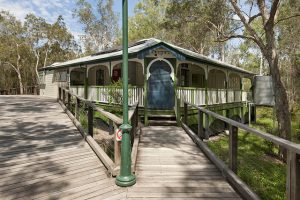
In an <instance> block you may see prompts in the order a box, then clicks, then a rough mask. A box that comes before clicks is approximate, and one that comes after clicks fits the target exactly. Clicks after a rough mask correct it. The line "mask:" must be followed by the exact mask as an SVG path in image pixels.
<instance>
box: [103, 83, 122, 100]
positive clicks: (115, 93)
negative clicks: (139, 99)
mask: <svg viewBox="0 0 300 200" xmlns="http://www.w3.org/2000/svg"><path fill="white" fill-rule="evenodd" d="M122 87H123V82H122V80H121V79H119V80H118V81H116V82H113V83H112V84H111V85H109V89H108V91H107V94H106V95H107V96H108V98H109V101H108V102H109V104H112V103H114V104H122V103H123V92H122V91H121V90H120V88H122Z"/></svg>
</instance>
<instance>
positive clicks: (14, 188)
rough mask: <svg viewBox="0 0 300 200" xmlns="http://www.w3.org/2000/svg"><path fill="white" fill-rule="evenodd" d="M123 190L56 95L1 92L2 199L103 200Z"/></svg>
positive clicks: (0, 178) (0, 193) (0, 165)
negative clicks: (6, 93)
mask: <svg viewBox="0 0 300 200" xmlns="http://www.w3.org/2000/svg"><path fill="white" fill-rule="evenodd" d="M122 192H124V189H123V188H119V187H117V186H115V184H114V179H113V178H108V177H107V175H106V169H105V168H104V166H103V164H102V163H101V162H100V161H99V159H98V157H97V156H96V155H95V154H94V152H93V151H92V150H91V148H90V147H89V146H88V144H87V143H86V142H85V141H84V140H83V139H82V136H81V135H80V133H79V132H78V131H77V129H76V128H75V126H73V124H72V122H71V120H70V119H69V118H68V116H67V115H66V114H65V113H64V112H63V110H62V108H61V107H60V105H59V104H58V103H57V102H56V101H55V100H54V99H48V98H43V97H37V96H0V199H1V200H2V199H52V200H54V199H88V198H93V197H96V198H98V199H105V198H106V197H112V196H113V194H119V193H122Z"/></svg>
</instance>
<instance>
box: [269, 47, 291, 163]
mask: <svg viewBox="0 0 300 200" xmlns="http://www.w3.org/2000/svg"><path fill="white" fill-rule="evenodd" d="M267 51H268V52H267V55H265V57H266V58H267V60H268V63H269V66H270V73H271V75H272V82H273V89H274V98H275V105H276V106H275V110H276V117H277V121H278V131H279V136H280V137H282V138H284V139H286V140H289V141H290V140H291V115H290V111H289V102H288V96H287V93H286V89H285V87H284V85H283V83H282V81H281V77H280V72H279V66H278V54H277V51H276V50H275V49H271V50H267ZM279 156H280V158H281V159H283V160H286V150H285V149H283V148H280V152H279Z"/></svg>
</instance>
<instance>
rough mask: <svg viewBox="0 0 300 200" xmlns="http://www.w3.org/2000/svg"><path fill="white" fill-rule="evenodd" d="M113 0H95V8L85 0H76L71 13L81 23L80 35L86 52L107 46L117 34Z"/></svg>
mask: <svg viewBox="0 0 300 200" xmlns="http://www.w3.org/2000/svg"><path fill="white" fill-rule="evenodd" d="M113 2H114V1H113V0H97V5H96V8H94V6H93V5H92V4H90V3H89V2H88V1H86V0H78V1H77V8H76V9H75V10H74V11H73V15H74V16H75V17H77V18H78V20H79V22H80V23H81V24H82V25H83V29H84V32H85V35H84V36H82V40H83V43H84V48H85V51H86V53H87V54H90V53H95V52H97V51H100V50H103V49H106V48H109V47H111V46H112V45H113V43H114V41H115V40H116V37H117V34H118V15H117V14H115V13H114V11H113Z"/></svg>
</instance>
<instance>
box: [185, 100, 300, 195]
mask: <svg viewBox="0 0 300 200" xmlns="http://www.w3.org/2000/svg"><path fill="white" fill-rule="evenodd" d="M188 105H190V106H191V107H194V108H196V109H198V115H199V117H198V137H197V138H196V136H195V134H194V133H193V132H192V130H191V129H190V128H189V127H188V126H187V116H188ZM203 114H204V115H205V118H206V120H205V122H206V123H205V133H204V131H203ZM208 116H212V117H214V118H216V119H218V120H221V121H223V122H225V123H227V124H228V125H229V169H230V170H228V169H227V168H224V166H225V165H223V164H222V165H220V164H219V163H220V162H221V161H220V160H218V159H217V158H216V156H215V155H214V154H212V153H210V152H209V151H207V149H208V147H207V146H206V145H205V144H204V143H203V142H201V140H200V139H199V138H201V139H203V138H206V139H208V133H207V131H208V129H209V124H208V123H207V122H208ZM182 126H183V128H184V129H185V130H186V132H187V133H188V134H189V135H190V136H191V137H192V138H193V139H194V141H196V143H197V144H198V146H199V147H200V148H201V149H202V150H203V151H204V153H205V152H206V155H207V156H208V157H209V158H210V159H211V160H212V161H213V162H214V163H215V164H216V165H217V166H218V167H219V168H220V170H222V171H223V170H224V171H225V173H226V175H227V176H228V177H230V179H229V180H230V181H231V182H232V184H233V185H235V187H236V188H238V189H239V190H240V191H242V193H243V194H245V198H246V199H253V197H251V196H253V193H252V192H251V191H249V190H248V189H247V188H245V184H244V183H242V184H241V181H240V180H239V179H238V178H237V177H236V176H234V175H232V172H233V173H236V172H237V168H238V166H237V164H238V161H237V159H238V157H237V155H238V153H237V152H238V128H240V129H243V130H245V131H247V132H248V133H251V134H254V135H256V136H258V137H260V138H263V139H265V140H267V141H270V142H273V143H274V144H276V145H279V146H281V147H283V148H285V149H286V150H287V152H288V154H287V176H286V183H287V185H286V199H288V200H299V199H300V144H296V143H293V142H291V141H288V140H285V139H283V138H280V137H278V136H274V135H271V134H269V133H266V132H263V131H260V130H256V129H254V128H251V127H249V126H247V125H245V124H242V123H240V122H237V121H234V120H232V119H228V118H226V117H224V116H222V115H219V114H217V113H214V112H212V111H210V110H208V109H205V108H204V107H201V106H197V105H194V104H191V103H189V102H186V101H184V116H183V122H182ZM216 160H217V161H216Z"/></svg>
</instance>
